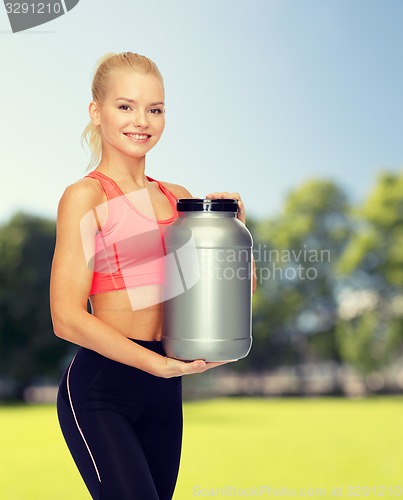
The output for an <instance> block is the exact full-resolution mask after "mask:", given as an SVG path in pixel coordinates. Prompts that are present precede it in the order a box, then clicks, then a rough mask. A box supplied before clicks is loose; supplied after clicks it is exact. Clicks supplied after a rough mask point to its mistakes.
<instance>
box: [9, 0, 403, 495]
mask: <svg viewBox="0 0 403 500" xmlns="http://www.w3.org/2000/svg"><path fill="white" fill-rule="evenodd" d="M402 20H403V5H402V4H401V2H400V1H398V0H388V1H386V2H381V1H380V0H379V1H375V0H356V1H355V2H349V1H346V0H329V1H324V0H300V1H297V0H252V1H250V2H248V3H246V2H245V3H241V2H233V1H229V0H217V1H215V2H213V1H212V0H206V1H194V2H192V3H190V2H185V1H172V2H163V1H162V0H155V1H150V2H147V4H144V3H142V4H136V2H133V1H129V0H119V1H116V2H113V3H112V2H110V3H109V4H106V3H101V2H96V1H95V0H87V1H86V0H81V1H80V2H79V4H78V5H77V6H76V7H75V8H74V9H72V10H71V11H70V12H69V13H67V14H66V15H64V16H62V17H60V18H58V19H56V20H54V21H52V22H51V23H48V24H45V25H42V26H39V27H37V28H34V29H31V30H29V31H27V32H21V33H18V34H13V33H12V32H11V30H10V27H9V25H8V19H7V15H6V12H5V10H1V9H0V50H1V54H2V70H1V93H0V103H1V119H0V132H1V137H2V147H1V166H0V168H1V173H2V179H3V185H2V196H1V197H0V222H1V228H0V308H1V310H0V398H1V400H2V401H3V404H2V406H1V407H0V429H1V431H0V433H1V434H0V439H1V443H2V445H3V446H2V451H1V452H0V461H1V467H0V471H1V472H0V498H4V499H29V500H30V499H37V498H38V499H41V500H46V499H47V498H49V499H51V498H52V499H54V498H58V499H59V498H60V499H62V498H77V499H80V498H83V499H84V498H86V493H85V489H84V487H83V486H82V484H81V482H80V481H81V480H80V478H79V477H78V473H77V472H76V471H75V469H74V465H73V464H72V463H71V459H70V457H69V456H68V453H67V450H66V448H65V445H64V443H63V442H62V438H61V436H60V433H59V431H58V429H57V421H56V416H55V411H54V405H53V401H54V395H55V383H56V382H57V380H58V378H59V377H60V375H61V373H62V370H63V369H64V367H65V366H66V364H67V363H68V360H69V359H70V358H71V356H72V355H73V354H74V350H75V347H74V346H71V345H68V344H67V343H66V342H63V341H62V340H60V339H57V338H56V337H55V336H54V335H53V334H52V327H51V324H50V317H49V307H48V280H49V268H50V263H51V258H52V252H53V245H54V220H55V216H56V210H57V203H58V199H59V198H60V196H61V194H62V193H63V190H64V188H65V187H66V186H67V185H68V184H70V183H72V182H74V181H75V180H77V179H79V178H80V177H82V176H83V175H85V168H86V164H87V160H88V151H86V150H85V149H83V148H82V147H81V145H80V135H81V132H82V130H83V129H84V127H85V125H86V124H87V121H88V115H87V106H88V103H89V101H90V100H91V94H90V85H91V78H92V74H93V70H94V67H95V63H96V60H97V59H98V58H99V57H100V56H101V55H103V54H104V53H106V52H110V51H112V52H120V51H126V50H130V51H134V52H139V53H142V54H145V55H147V56H149V57H151V58H152V59H154V60H155V61H156V62H157V64H158V66H159V67H160V70H161V72H162V74H163V75H164V78H165V87H166V98H167V101H166V107H167V127H166V131H165V134H164V137H163V138H162V140H161V142H160V144H159V145H158V146H157V148H156V149H155V151H153V152H152V153H151V154H150V156H149V158H148V163H147V171H148V173H149V174H150V175H152V176H153V177H156V178H159V179H162V180H167V181H172V182H177V183H179V184H183V185H185V186H186V187H187V188H188V189H189V190H190V191H191V192H192V193H193V194H194V195H195V196H203V195H204V194H206V193H207V192H211V191H216V190H217V191H218V190H228V191H238V192H240V193H241V195H242V197H243V199H244V201H245V205H246V209H247V217H248V226H249V228H250V230H251V232H252V234H253V236H254V242H255V245H254V252H255V258H256V260H257V271H258V282H259V283H258V290H257V292H256V295H255V297H254V304H253V307H254V311H253V336H254V344H253V348H252V351H251V353H250V355H249V356H248V357H247V358H245V359H244V360H241V361H239V362H238V363H236V364H232V365H231V367H230V368H229V367H222V368H220V369H217V370H215V371H211V372H209V373H206V374H204V375H203V376H200V377H195V376H194V377H188V378H187V379H186V380H184V383H185V387H184V389H185V397H186V400H187V401H186V403H185V410H184V411H185V421H187V422H188V425H187V428H186V430H185V444H184V459H183V465H182V469H181V475H180V477H179V482H178V490H177V494H176V496H175V498H176V499H177V500H187V499H190V498H193V497H196V496H204V497H206V496H230V494H231V495H232V496H242V494H243V496H246V491H247V490H248V488H249V493H250V495H249V496H252V494H253V493H254V492H255V494H254V496H258V493H256V492H257V491H260V496H263V497H264V496H269V493H270V492H269V490H267V488H268V487H269V486H270V485H271V487H272V488H274V489H273V490H272V491H271V496H275V495H276V494H275V493H274V491H275V489H276V488H277V496H279V495H280V489H281V488H288V492H287V491H284V490H283V494H282V496H292V488H296V489H295V492H296V493H295V495H294V496H304V495H305V496H307V494H308V492H309V488H311V489H312V490H311V495H310V496H319V495H320V494H323V491H322V493H321V490H320V488H324V489H325V492H326V493H327V496H331V495H333V496H340V495H341V494H342V495H344V496H371V495H372V496H386V495H388V496H403V481H402V480H401V479H400V476H401V464H402V459H403V456H402V452H401V449H402V446H401V445H402V444H403V435H402V432H401V430H400V428H401V426H400V425H399V419H400V416H401V415H402V399H401V392H402V389H403V367H402V357H403V328H402V325H403V322H402V321H403V320H402V316H403V291H402V285H403V267H402V264H403V252H402V248H403V174H402V156H403V155H402V137H403V113H402V110H403V106H402V90H401V89H402V88H403V85H402V84H403V67H402V60H401V59H402V58H401V53H402V47H403V33H402V30H401V24H402ZM217 398H218V399H217ZM256 398H259V399H256ZM16 400H17V401H18V403H16ZM11 401H14V403H13V404H11ZM186 419H187V420H186ZM207 464H209V466H210V467H209V468H207V466H206V465H207ZM21 471H23V474H21ZM226 487H227V490H225V488H226ZM260 487H262V488H266V491H264V489H262V490H259V488H260ZM220 488H221V490H220ZM231 488H232V490H231ZM253 488H257V489H256V490H253ZM315 488H318V489H317V490H315ZM349 488H350V489H349ZM368 488H369V490H368ZM399 488H400V489H399ZM293 491H294V490H293Z"/></svg>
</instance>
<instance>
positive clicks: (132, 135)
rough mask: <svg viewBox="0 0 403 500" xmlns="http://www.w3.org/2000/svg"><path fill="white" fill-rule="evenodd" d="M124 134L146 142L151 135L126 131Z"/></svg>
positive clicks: (136, 140)
mask: <svg viewBox="0 0 403 500" xmlns="http://www.w3.org/2000/svg"><path fill="white" fill-rule="evenodd" d="M125 136H126V137H128V138H129V139H131V140H132V141H135V142H146V141H148V139H149V138H150V137H151V135H149V134H131V133H126V134H125Z"/></svg>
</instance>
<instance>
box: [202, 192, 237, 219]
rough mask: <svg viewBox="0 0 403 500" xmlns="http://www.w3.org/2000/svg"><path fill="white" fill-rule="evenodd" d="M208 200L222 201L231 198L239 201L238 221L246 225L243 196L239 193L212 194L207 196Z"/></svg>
mask: <svg viewBox="0 0 403 500" xmlns="http://www.w3.org/2000/svg"><path fill="white" fill-rule="evenodd" d="M206 198H209V199H211V200H221V199H223V198H230V199H232V200H238V207H239V211H238V219H239V220H240V221H241V222H243V223H244V224H246V214H245V206H244V204H243V201H242V199H241V195H240V194H239V193H227V192H226V191H223V192H222V193H210V194H207V195H206Z"/></svg>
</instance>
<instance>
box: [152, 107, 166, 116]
mask: <svg viewBox="0 0 403 500" xmlns="http://www.w3.org/2000/svg"><path fill="white" fill-rule="evenodd" d="M163 112H164V110H163V109H161V108H154V109H150V113H152V114H153V115H160V114H161V113H163Z"/></svg>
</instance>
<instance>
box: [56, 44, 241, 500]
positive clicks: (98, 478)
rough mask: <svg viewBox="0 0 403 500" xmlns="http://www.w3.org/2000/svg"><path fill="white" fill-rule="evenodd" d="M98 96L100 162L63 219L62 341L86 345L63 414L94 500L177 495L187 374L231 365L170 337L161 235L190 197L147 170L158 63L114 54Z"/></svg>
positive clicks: (163, 499) (158, 126) (89, 134)
mask: <svg viewBox="0 0 403 500" xmlns="http://www.w3.org/2000/svg"><path fill="white" fill-rule="evenodd" d="M92 97H93V100H92V101H91V103H90V104H89V115H90V118H91V121H90V123H89V125H88V126H87V128H86V129H85V131H84V134H83V137H84V138H85V139H86V140H87V142H88V143H89V145H90V147H91V150H92V154H93V156H92V159H91V164H90V166H91V167H94V166H95V167H96V168H95V170H93V171H92V172H91V173H90V174H89V175H87V176H86V177H84V178H83V179H81V180H79V181H78V182H76V183H75V184H73V185H71V186H69V187H67V189H66V190H65V192H64V194H63V196H62V198H61V200H60V204H59V209H58V218H57V240H56V247H55V254H54V260H53V265H52V276H51V288H50V292H51V313H52V320H53V325H54V331H55V334H56V335H57V336H58V337H60V338H62V339H65V340H67V341H69V342H72V343H74V344H77V345H78V346H80V348H79V350H78V352H77V354H76V356H75V357H74V359H73V360H72V362H71V363H70V365H69V367H68V369H67V370H66V373H65V374H64V376H63V378H62V381H61V383H60V388H59V394H58V401H57V408H58V416H59V421H60V425H61V428H62V431H63V434H64V437H65V440H66V442H67V445H68V447H69V449H70V452H71V454H72V456H73V459H74V461H75V463H76V465H77V467H78V469H79V471H80V473H81V475H82V477H83V479H84V481H85V483H86V486H87V488H88V490H89V492H90V494H91V496H92V498H94V499H103V500H105V499H108V500H126V499H127V500H129V499H130V500H157V499H158V500H169V499H171V498H172V496H173V492H174V489H175V484H176V480H177V475H178V470H179V462H180V453H181V441H182V394H181V393H182V391H181V382H182V380H181V377H182V376H183V375H189V374H192V373H201V372H204V371H206V370H208V369H210V368H213V367H216V366H218V365H221V364H223V363H206V362H205V361H203V360H195V361H192V362H183V361H178V360H175V359H171V358H168V357H166V356H165V352H164V349H163V347H162V344H161V300H160V288H161V283H162V281H161V279H162V278H161V259H162V257H163V245H162V241H163V233H164V229H165V228H166V227H167V226H168V225H169V224H171V223H172V222H173V221H174V220H175V219H176V217H177V211H176V200H177V199H178V198H189V197H191V194H190V193H189V191H187V190H186V189H185V188H184V187H182V186H179V185H176V184H170V183H167V182H160V181H157V180H154V179H153V178H151V177H149V176H147V175H146V174H145V166H146V165H145V162H146V155H147V153H148V152H149V151H150V150H151V149H152V148H153V147H154V146H155V145H156V144H157V143H158V141H159V139H160V137H161V135H162V133H163V131H164V126H165V105H164V102H165V96H164V85H163V79H162V76H161V74H160V72H159V70H158V68H157V66H156V65H155V63H154V62H152V61H151V60H150V59H148V58H147V57H144V56H141V55H139V54H134V53H132V52H125V53H121V54H107V55H106V56H104V57H103V58H102V59H101V60H100V62H99V63H98V67H97V69H96V72H95V75H94V79H93V84H92ZM210 196H211V197H233V198H234V197H235V198H238V199H239V200H240V198H239V195H238V194H237V193H212V194H211V195H210ZM240 207H241V212H240V215H239V218H240V219H241V220H242V221H243V222H245V218H244V209H243V205H242V202H241V201H240ZM88 299H89V301H90V305H91V312H88V307H87V304H88Z"/></svg>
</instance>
